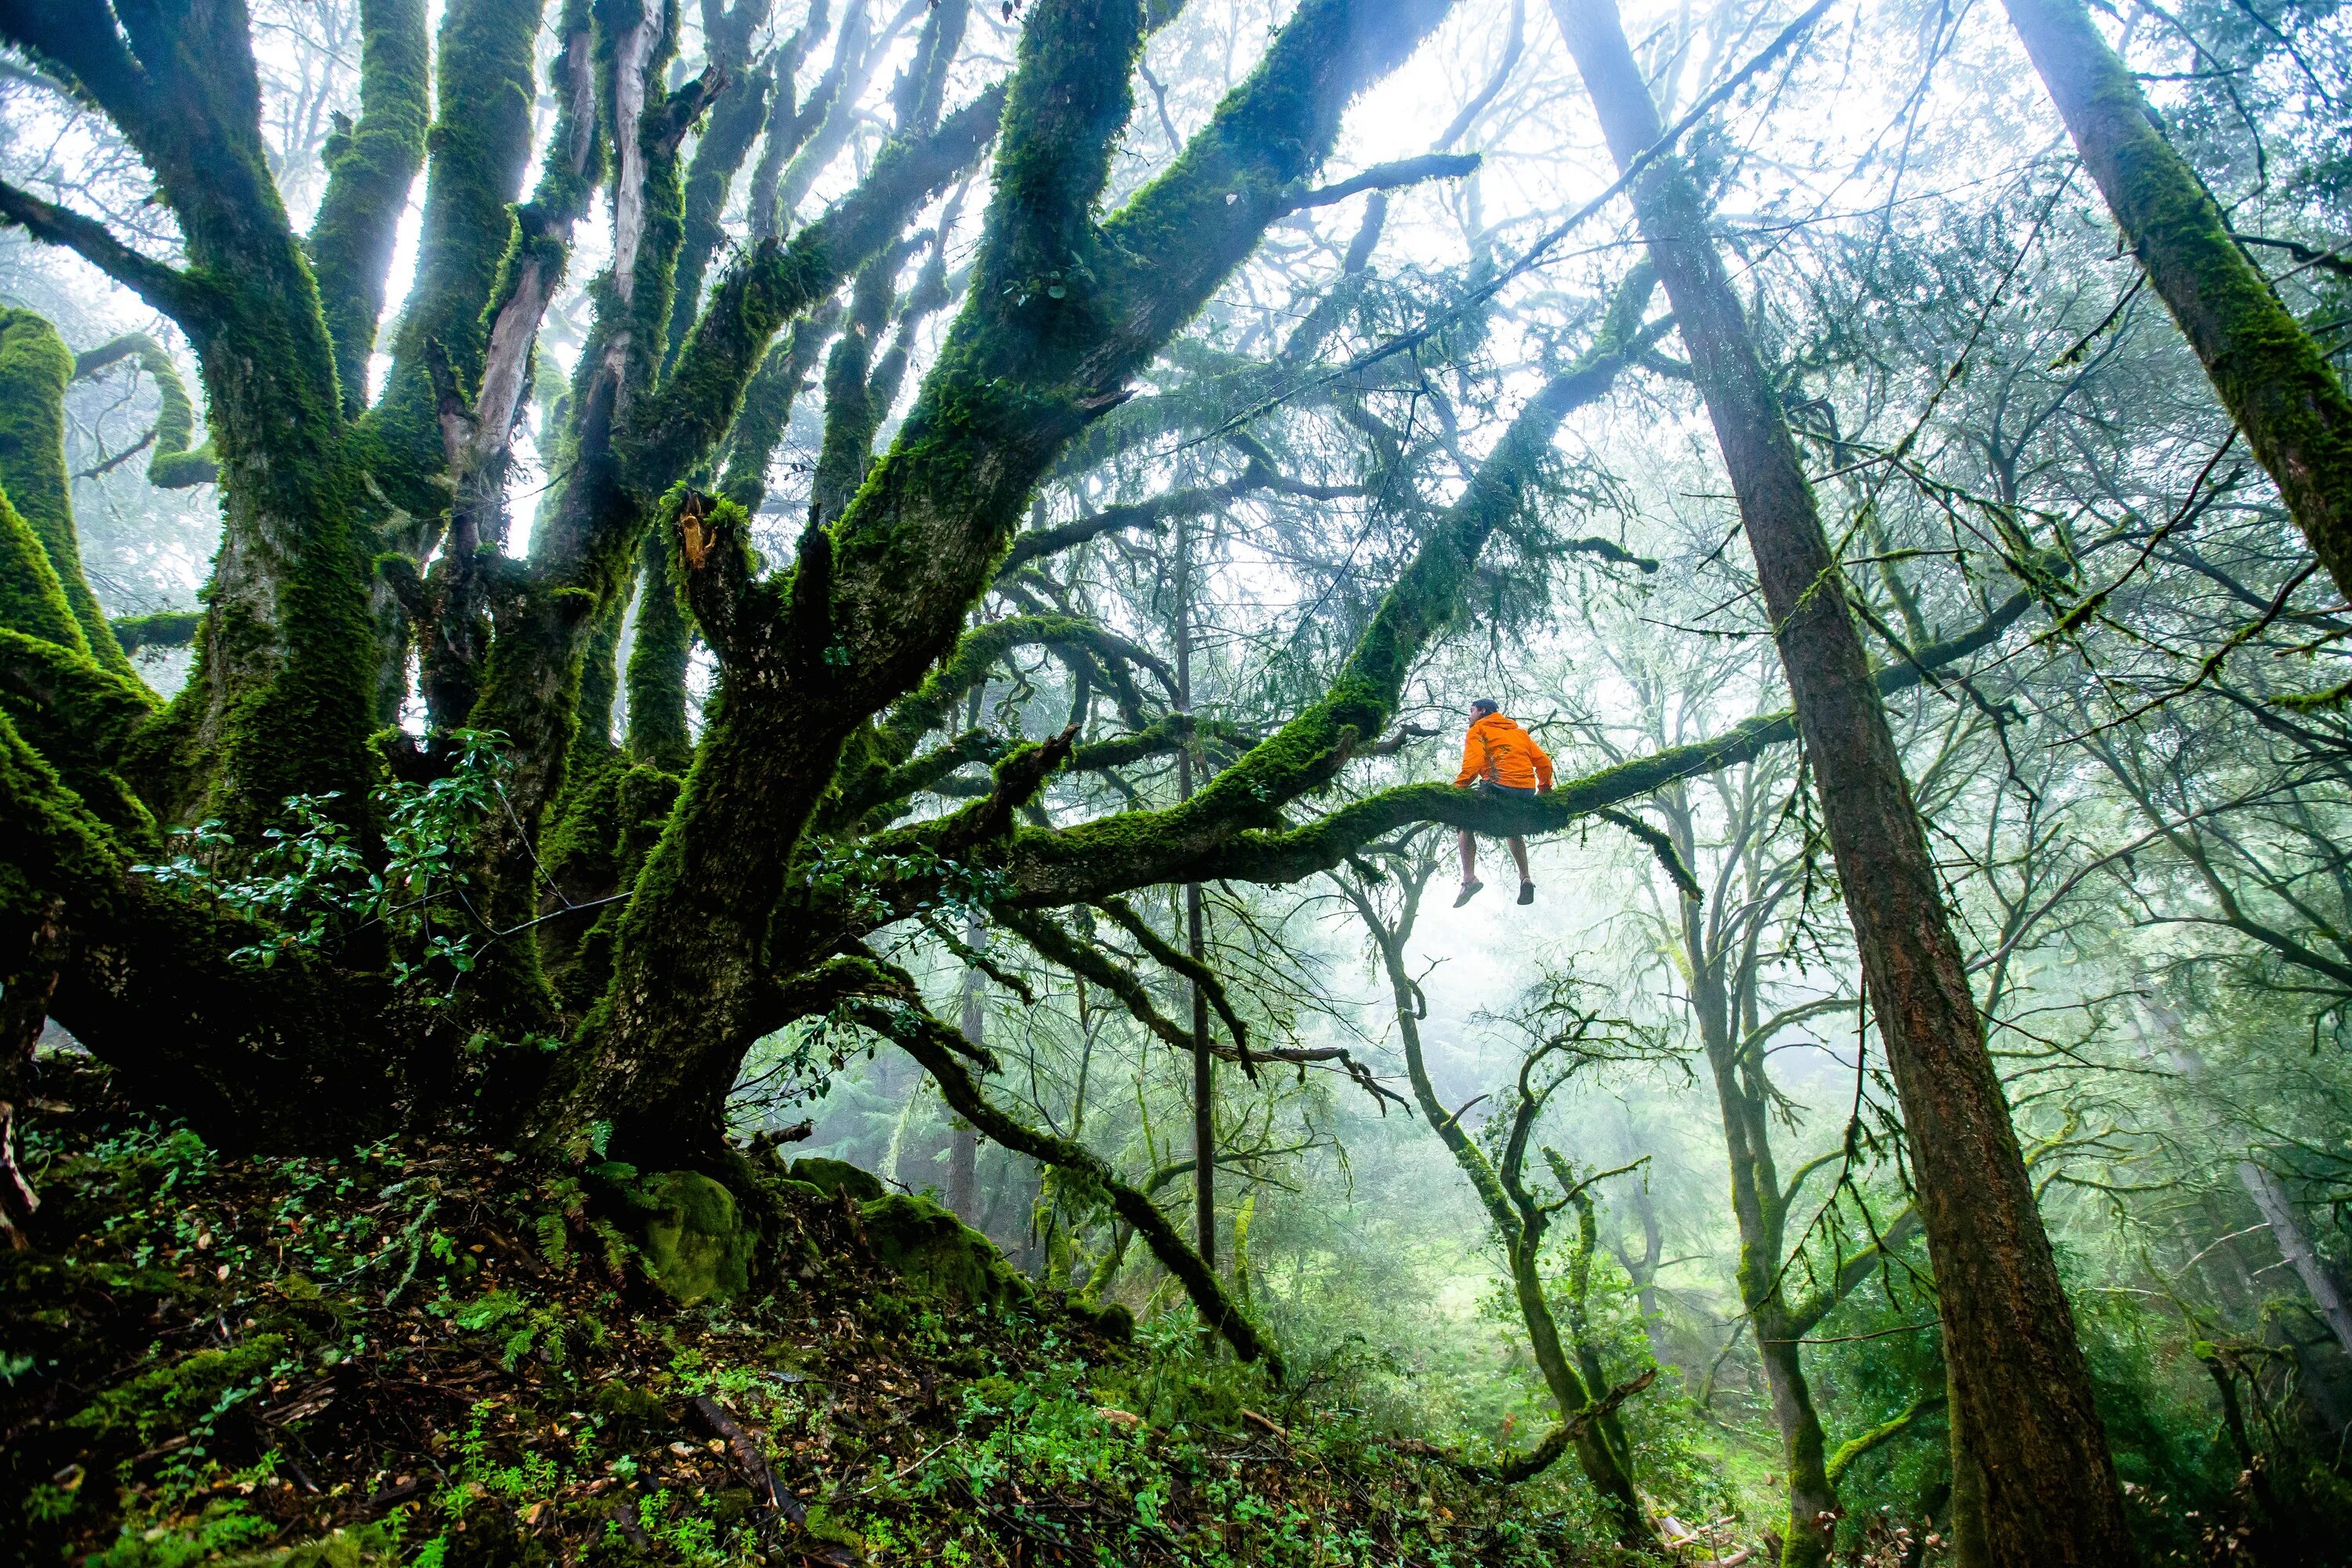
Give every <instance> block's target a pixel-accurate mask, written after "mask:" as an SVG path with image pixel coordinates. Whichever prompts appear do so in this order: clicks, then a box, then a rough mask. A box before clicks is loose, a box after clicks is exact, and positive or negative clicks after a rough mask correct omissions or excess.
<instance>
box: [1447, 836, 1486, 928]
mask: <svg viewBox="0 0 2352 1568" xmlns="http://www.w3.org/2000/svg"><path fill="white" fill-rule="evenodd" d="M1483 886H1485V884H1484V883H1482V882H1480V881H1479V880H1478V840H1477V839H1475V837H1471V834H1470V830H1469V829H1468V828H1466V827H1465V828H1464V829H1463V830H1462V890H1461V891H1460V892H1458V893H1456V894H1454V908H1455V909H1457V910H1458V909H1460V908H1461V907H1462V906H1463V905H1465V904H1466V903H1468V902H1469V901H1470V895H1471V894H1473V893H1475V892H1476V891H1477V890H1478V889H1480V888H1481V887H1483Z"/></svg>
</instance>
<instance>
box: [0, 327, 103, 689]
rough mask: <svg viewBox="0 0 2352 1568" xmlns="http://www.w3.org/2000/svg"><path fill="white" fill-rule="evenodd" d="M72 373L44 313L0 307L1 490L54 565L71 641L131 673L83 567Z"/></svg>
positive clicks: (67, 355)
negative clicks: (69, 459)
mask: <svg viewBox="0 0 2352 1568" xmlns="http://www.w3.org/2000/svg"><path fill="white" fill-rule="evenodd" d="M73 376H74V356H73V355H72V353H69V352H68V350H67V348H66V345H65V342H64V340H62V339H60V338H59V337H58V333H57V329H56V328H54V327H52V326H50V325H49V323H48V321H47V320H46V319H44V318H43V317H41V316H38V315H37V314H35V313H34V312H33V311H31V310H0V490H5V492H6V494H7V499H8V500H9V501H10V502H11V503H12V504H13V505H14V506H15V508H16V515H17V516H19V517H21V518H23V519H24V521H25V522H26V525H27V526H29V527H30V528H31V529H32V531H33V534H34V536H35V537H36V538H37V539H38V540H39V541H40V542H41V548H42V550H43V551H44V552H47V555H48V558H49V564H50V565H51V566H52V567H53V568H54V569H55V571H56V575H57V582H58V588H59V590H60V591H61V592H62V593H63V594H64V595H65V602H66V605H67V607H68V609H70V610H71V611H72V612H73V618H74V621H75V624H76V626H77V627H78V628H79V633H80V635H79V637H77V638H76V639H75V640H74V642H73V644H72V646H73V647H77V648H79V650H80V651H82V652H83V653H86V654H88V655H89V657H90V658H94V659H96V660H97V661H98V662H99V663H100V665H102V666H103V667H105V668H108V669H110V670H112V671H114V673H116V674H117V675H120V676H123V677H125V678H127V679H135V677H132V676H131V659H130V657H129V656H128V655H127V654H125V653H124V652H123V651H122V648H121V645H120V644H118V643H117V642H116V641H115V640H114V636H113V633H112V631H111V630H110V628H109V626H108V625H107V620H106V612H105V611H103V610H101V609H100V608H99V605H98V597H97V595H94V594H92V593H91V592H90V590H89V578H87V577H86V576H84V575H83V574H82V569H81V541H80V537H79V533H78V532H77V531H76V530H75V527H74V514H73V481H72V480H71V479H69V478H68V476H67V474H66V386H67V384H68V383H69V382H71V381H72V380H73ZM9 624H11V625H15V624H16V623H15V622H14V621H13V620H12V621H11V622H10V623H9ZM24 629H27V630H30V629H31V628H30V627H26V628H24ZM44 635H46V634H44ZM52 640H55V639H52Z"/></svg>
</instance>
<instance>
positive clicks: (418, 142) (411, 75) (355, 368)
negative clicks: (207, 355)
mask: <svg viewBox="0 0 2352 1568" xmlns="http://www.w3.org/2000/svg"><path fill="white" fill-rule="evenodd" d="M360 35H361V48H360V119H359V123H358V124H356V125H353V124H352V122H351V121H348V120H344V119H343V118H342V117H341V115H338V116H337V117H336V119H337V123H336V127H335V130H334V132H333V133H332V134H331V135H329V136H328V138H327V144H326V148H325V153H324V157H323V162H324V163H325V164H326V166H327V191H326V195H324V197H322V198H321V199H320V203H319V216H318V219H317V221H316V222H315V223H314V224H313V225H312V226H311V229H310V265H311V268H312V271H313V272H314V273H315V274H316V276H317V278H318V280H319V299H320V307H321V310H322V311H323V313H324V315H325V317H326V322H327V331H328V335H329V336H330V337H331V338H332V339H333V341H334V345H335V375H336V380H337V381H338V383H339V384H341V389H342V401H343V408H344V410H345V412H346V413H349V414H351V415H352V416H357V415H358V414H359V413H360V411H361V410H362V409H363V408H364V407H366V405H367V384H368V360H369V358H370V356H371V355H373V353H374V352H375V331H376V322H377V321H378V319H379V318H381V317H382V316H383V290H384V279H385V278H386V276H387V275H388V274H389V273H390V271H391V269H392V251H393V242H394V238H395V237H396V236H397V234H398V232H399V226H400V215H401V213H402V211H403V210H404V208H405V207H406V206H407V205H408V187H409V185H410V184H411V183H412V182H413V181H415V178H416V170H417V167H418V165H419V164H421V163H424V161H425V117H426V116H427V114H429V113H430V112H431V110H430V106H429V104H428V103H427V101H426V93H425V76H426V65H425V5H424V0H362V3H361V5H360Z"/></svg>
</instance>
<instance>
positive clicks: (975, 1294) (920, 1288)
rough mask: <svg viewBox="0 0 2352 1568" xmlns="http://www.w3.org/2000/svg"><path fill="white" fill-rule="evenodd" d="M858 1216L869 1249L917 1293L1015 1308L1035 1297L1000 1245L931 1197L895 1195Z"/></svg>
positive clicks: (875, 1201) (869, 1205)
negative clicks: (999, 1250)
mask: <svg viewBox="0 0 2352 1568" xmlns="http://www.w3.org/2000/svg"><path fill="white" fill-rule="evenodd" d="M857 1212H858V1217H859V1219H860V1221H861V1222H862V1223H863V1225H864V1226H865V1230H866V1245H868V1246H869V1247H872V1248H873V1249H874V1256H875V1257H876V1258H879V1259H880V1260H881V1261H882V1263H883V1264H884V1265H885V1266H886V1267H887V1268H890V1269H892V1270H893V1271H894V1272H896V1273H897V1274H898V1276H899V1277H900V1278H901V1279H905V1280H906V1282H907V1287H908V1292H909V1293H910V1294H912V1295H916V1296H940V1297H951V1298H953V1299H955V1300H961V1301H962V1302H964V1303H965V1304H966V1305H968V1306H973V1307H979V1306H991V1307H1009V1306H1013V1305H1017V1304H1021V1303H1025V1302H1027V1301H1029V1300H1032V1298H1033V1296H1034V1291H1033V1290H1032V1289H1031V1287H1030V1284H1029V1281H1028V1280H1026V1279H1023V1278H1022V1277H1021V1275H1020V1274H1019V1273H1018V1272H1017V1271H1016V1270H1015V1269H1014V1268H1013V1266H1012V1265H1011V1264H1009V1263H1007V1262H1005V1261H1004V1258H1003V1254H1001V1253H999V1252H998V1251H997V1250H996V1247H995V1244H994V1243H992V1242H991V1241H990V1240H989V1239H988V1237H984V1236H982V1235H981V1234H980V1232H978V1231H976V1230H973V1229H972V1228H971V1226H967V1225H965V1224H964V1223H963V1222H962V1221H961V1220H960V1219H958V1218H956V1216H955V1215H952V1214H950V1213H949V1212H948V1211H947V1210H946V1209H943V1208H941V1207H940V1205H937V1204H935V1203H932V1202H931V1201H930V1200H929V1199H928V1198H914V1197H908V1196H905V1195H904V1194H898V1193H889V1194H884V1195H882V1196H880V1197H877V1198H875V1199H873V1200H872V1201H870V1202H868V1203H865V1204H861V1205H858V1211H857Z"/></svg>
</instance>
